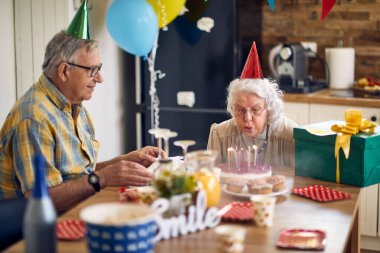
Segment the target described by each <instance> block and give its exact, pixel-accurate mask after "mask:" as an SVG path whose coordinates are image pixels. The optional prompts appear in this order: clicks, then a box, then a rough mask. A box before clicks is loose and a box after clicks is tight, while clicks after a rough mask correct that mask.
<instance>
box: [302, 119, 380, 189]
mask: <svg viewBox="0 0 380 253" xmlns="http://www.w3.org/2000/svg"><path fill="white" fill-rule="evenodd" d="M334 124H345V122H342V121H327V122H321V123H316V124H311V125H306V126H303V127H298V128H295V129H294V139H295V174H296V176H302V177H310V178H315V179H321V180H325V181H331V182H340V183H342V184H348V185H354V186H360V187H363V186H369V185H373V184H377V183H379V182H380V128H379V127H376V128H375V131H374V133H371V134H369V133H362V132H360V133H358V134H354V135H352V136H351V142H350V149H349V157H348V159H346V156H345V155H344V152H343V150H342V149H340V150H339V156H338V159H339V171H340V173H339V174H340V175H339V178H337V177H338V176H337V173H336V172H337V161H336V158H335V155H334V151H335V141H336V137H337V134H336V133H335V132H333V131H331V126H333V125H334Z"/></svg>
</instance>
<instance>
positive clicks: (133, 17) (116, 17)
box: [106, 0, 158, 56]
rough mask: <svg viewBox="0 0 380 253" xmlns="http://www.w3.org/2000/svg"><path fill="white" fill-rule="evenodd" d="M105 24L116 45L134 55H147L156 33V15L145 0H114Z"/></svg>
mask: <svg viewBox="0 0 380 253" xmlns="http://www.w3.org/2000/svg"><path fill="white" fill-rule="evenodd" d="M106 24H107V29H108V32H109V33H110V35H111V37H112V38H113V39H114V40H115V41H116V43H117V45H118V46H119V47H121V48H122V49H123V50H125V51H126V52H128V53H131V54H133V55H136V56H147V54H148V53H149V52H150V51H151V50H152V47H153V44H154V42H155V40H156V38H157V35H158V21H157V16H156V14H155V12H154V10H153V7H152V6H151V5H150V4H149V3H148V2H146V0H114V1H113V2H112V4H111V5H110V7H109V8H108V10H107V15H106Z"/></svg>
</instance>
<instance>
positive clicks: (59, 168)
mask: <svg viewBox="0 0 380 253" xmlns="http://www.w3.org/2000/svg"><path fill="white" fill-rule="evenodd" d="M86 14H87V13H86ZM79 23H80V22H79ZM69 28H70V27H69ZM74 30H75V29H74ZM68 31H69V29H68V30H67V31H66V32H64V31H62V32H59V33H58V34H56V35H55V36H54V37H53V38H52V40H51V41H50V42H49V43H48V45H47V47H46V51H45V59H44V63H43V66H42V68H43V74H42V75H41V77H40V78H39V80H38V81H37V82H36V83H35V84H34V85H33V86H32V87H31V88H30V89H29V90H28V91H27V92H26V94H24V96H23V97H21V98H20V99H19V100H18V101H17V102H16V104H15V105H14V107H13V108H12V110H11V112H10V114H9V116H8V117H7V119H6V121H5V123H4V125H3V127H2V129H1V132H0V199H9V198H14V197H23V196H28V195H29V194H30V191H31V190H32V189H33V184H34V173H33V156H34V155H35V154H42V155H43V156H44V157H45V158H46V161H47V162H46V166H47V173H46V175H47V179H46V180H47V183H48V186H49V187H50V195H51V197H52V199H53V202H54V204H55V206H56V208H57V211H58V212H61V211H65V210H67V209H69V208H71V207H72V206H74V205H76V204H78V203H79V202H80V201H82V200H84V199H86V198H87V197H89V196H91V195H92V194H94V193H96V192H97V191H100V190H101V189H102V188H104V187H106V186H126V185H134V186H141V185H146V184H148V183H149V182H150V181H151V179H152V177H153V175H152V174H151V173H150V172H149V171H147V170H146V168H145V167H146V166H149V165H150V164H151V163H153V162H154V161H155V157H156V156H157V155H158V152H159V150H158V149H157V148H155V147H144V148H142V149H140V150H137V151H133V152H131V153H128V154H125V155H121V156H119V157H116V158H114V159H112V160H110V161H106V162H97V154H98V147H99V143H98V142H97V140H96V139H95V131H94V127H93V123H92V121H91V118H90V116H89V114H88V112H87V111H86V109H85V108H84V107H83V105H82V101H84V100H89V99H91V96H92V93H93V92H94V89H95V87H96V85H97V84H98V83H102V82H103V77H102V75H101V73H100V69H101V67H102V64H101V62H100V57H99V49H98V43H97V42H96V41H94V40H91V39H89V38H87V37H85V38H83V37H80V36H79V35H78V34H77V33H75V32H74V33H70V32H68Z"/></svg>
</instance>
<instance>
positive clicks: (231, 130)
mask: <svg viewBox="0 0 380 253" xmlns="http://www.w3.org/2000/svg"><path fill="white" fill-rule="evenodd" d="M255 48H256V47H255ZM258 64H259V63H258ZM246 65H247V63H246ZM243 72H244V71H243ZM260 72H261V69H260ZM261 75H262V74H261ZM242 76H243V75H242ZM227 110H228V112H229V113H230V114H231V116H232V119H229V120H227V121H224V122H222V123H219V124H216V123H214V124H213V125H212V126H211V130H210V136H209V139H208V145H207V149H213V150H217V151H218V157H217V160H216V163H225V162H226V159H227V149H228V148H229V147H233V148H236V147H237V148H238V149H239V150H240V149H241V148H244V149H245V150H248V147H250V149H252V147H253V145H256V147H257V150H258V162H259V164H269V165H272V166H287V167H293V166H294V140H293V128H294V127H295V126H296V123H295V122H293V121H292V120H290V119H288V118H286V117H285V115H284V111H283V110H284V103H283V101H282V92H281V91H280V90H279V88H278V85H277V84H276V83H275V82H274V81H270V80H268V79H265V78H242V77H241V78H240V79H235V80H233V81H232V82H231V83H230V85H229V87H228V97H227Z"/></svg>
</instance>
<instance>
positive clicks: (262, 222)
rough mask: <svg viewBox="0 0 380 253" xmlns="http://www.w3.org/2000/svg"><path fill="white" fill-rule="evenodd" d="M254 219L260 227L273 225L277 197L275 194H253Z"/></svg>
mask: <svg viewBox="0 0 380 253" xmlns="http://www.w3.org/2000/svg"><path fill="white" fill-rule="evenodd" d="M251 201H252V205H253V220H254V221H255V223H256V225H258V226H259V227H271V226H273V217H274V207H275V205H276V197H274V196H252V197H251Z"/></svg>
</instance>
